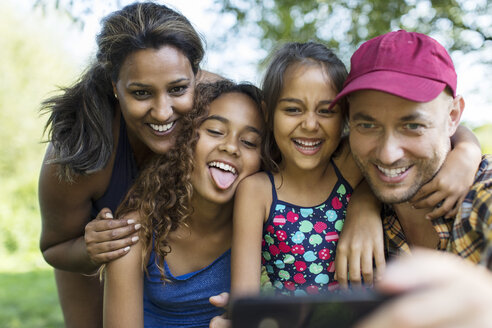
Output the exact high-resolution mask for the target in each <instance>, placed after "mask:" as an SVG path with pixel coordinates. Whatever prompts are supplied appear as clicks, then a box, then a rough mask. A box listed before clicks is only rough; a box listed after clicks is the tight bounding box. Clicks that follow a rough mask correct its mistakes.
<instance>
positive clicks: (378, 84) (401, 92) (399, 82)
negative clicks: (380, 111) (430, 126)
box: [332, 71, 446, 105]
mask: <svg viewBox="0 0 492 328" xmlns="http://www.w3.org/2000/svg"><path fill="white" fill-rule="evenodd" d="M445 87H446V83H443V82H439V81H436V80H432V79H427V78H423V77H419V76H414V75H407V74H402V73H399V72H393V71H373V72H370V73H367V74H364V75H362V76H359V77H357V78H355V79H353V80H352V81H350V82H349V83H348V84H346V85H345V86H344V88H343V89H342V91H341V92H340V93H339V94H338V95H337V96H336V97H335V99H334V100H333V102H332V104H333V105H335V104H336V103H338V102H339V101H340V99H342V98H343V97H345V96H347V95H348V94H350V93H352V92H355V91H359V90H377V91H382V92H386V93H390V94H392V95H395V96H398V97H401V98H405V99H408V100H411V101H415V102H428V101H431V100H433V99H435V98H436V97H437V96H438V95H439V94H440V93H441V92H442V91H443V90H444V88H445Z"/></svg>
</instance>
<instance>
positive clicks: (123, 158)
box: [91, 118, 138, 219]
mask: <svg viewBox="0 0 492 328" xmlns="http://www.w3.org/2000/svg"><path fill="white" fill-rule="evenodd" d="M137 174H138V168H137V163H136V162H135V158H134V156H133V150H132V148H131V146H130V141H129V140H128V135H127V132H126V124H125V120H124V119H123V118H121V119H120V132H119V137H118V147H117V148H116V157H115V159H114V166H113V171H112V172H111V179H110V181H109V185H108V188H107V189H106V191H105V192H104V194H103V195H102V196H101V198H99V199H96V200H93V201H92V209H91V218H93V219H94V218H95V217H96V216H97V213H99V212H100V211H101V209H103V208H104V207H108V208H110V209H111V211H112V212H113V213H114V212H115V211H116V208H117V207H118V205H120V203H121V201H122V200H123V198H124V197H125V195H126V193H127V192H128V190H129V189H130V187H131V186H132V184H133V181H134V180H135V177H136V176H137Z"/></svg>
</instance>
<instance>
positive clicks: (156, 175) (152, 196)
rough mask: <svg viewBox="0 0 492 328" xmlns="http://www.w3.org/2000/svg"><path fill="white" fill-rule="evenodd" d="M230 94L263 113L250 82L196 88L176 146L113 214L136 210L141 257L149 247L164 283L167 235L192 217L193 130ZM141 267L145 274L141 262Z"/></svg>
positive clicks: (145, 174) (142, 176)
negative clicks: (213, 105)
mask: <svg viewBox="0 0 492 328" xmlns="http://www.w3.org/2000/svg"><path fill="white" fill-rule="evenodd" d="M232 92H237V93H242V94H245V95H247V96H249V97H250V98H251V99H252V100H253V101H254V103H255V104H256V106H257V108H258V114H259V115H262V114H261V101H262V98H261V91H260V89H258V88H257V87H255V86H254V85H252V84H249V83H240V84H236V83H234V82H232V81H229V80H221V81H217V82H213V83H201V84H198V85H197V87H196V91H195V104H194V106H193V107H194V108H193V110H192V111H191V112H190V113H188V114H186V115H184V116H183V117H182V120H183V122H182V131H181V133H180V134H179V135H178V137H177V139H176V144H175V147H174V148H173V149H171V150H170V151H168V152H167V153H166V154H164V155H155V156H154V158H153V159H152V160H151V161H150V163H149V164H148V165H147V166H146V167H145V169H144V170H143V171H142V172H141V173H140V174H139V176H138V178H137V180H136V181H135V183H134V184H133V186H132V187H131V188H130V190H129V191H128V193H127V195H126V197H125V199H124V200H123V201H122V203H121V205H120V206H119V208H118V209H117V211H116V217H121V216H123V215H124V214H128V213H130V212H138V214H139V216H140V220H141V221H140V223H141V224H142V228H141V229H140V240H141V242H142V243H143V245H144V247H143V249H142V258H144V259H145V258H146V256H147V255H148V254H150V251H151V249H152V247H154V250H155V255H156V256H155V262H156V264H157V267H158V268H159V271H160V273H161V277H162V280H163V281H166V277H165V274H164V269H163V264H164V257H165V256H166V255H167V254H168V253H169V252H170V251H171V247H170V246H169V244H168V236H169V233H170V232H172V231H175V230H176V229H178V228H179V227H181V226H183V225H186V222H187V219H188V218H189V217H190V216H191V215H192V213H193V208H192V206H191V198H192V196H193V186H192V184H191V174H192V171H193V154H194V149H195V146H196V142H197V140H198V127H199V126H200V125H201V123H202V122H203V120H204V119H205V117H206V114H207V113H208V110H209V107H210V104H211V103H212V102H213V101H214V100H215V99H217V98H219V97H220V96H221V95H223V94H226V93H232ZM142 269H143V270H144V271H145V272H146V273H147V264H146V263H144V261H142Z"/></svg>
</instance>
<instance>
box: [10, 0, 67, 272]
mask: <svg viewBox="0 0 492 328" xmlns="http://www.w3.org/2000/svg"><path fill="white" fill-rule="evenodd" d="M41 18H42V17H41V15H39V13H37V12H30V11H29V10H28V11H27V13H26V12H22V10H20V9H19V8H15V9H14V7H13V6H10V5H9V4H8V3H7V4H3V5H2V19H1V20H0V34H1V35H2V37H1V38H0V72H2V73H1V74H0V124H1V128H0V185H1V187H0V198H1V202H0V257H1V258H2V261H1V264H0V269H8V268H11V267H12V266H16V267H20V266H21V265H23V266H26V265H27V266H29V264H31V265H32V264H34V265H43V260H42V257H41V254H40V252H39V247H38V241H39V233H40V223H41V220H40V216H39V208H38V200H37V179H38V174H39V168H40V165H41V162H42V158H43V153H44V149H45V144H43V143H42V142H41V141H42V134H43V127H44V124H45V123H44V122H45V118H43V117H40V114H39V108H40V102H41V101H42V99H43V98H45V97H46V96H47V95H48V94H49V93H50V92H51V91H53V90H55V88H56V85H57V84H60V85H63V84H66V83H69V81H70V80H71V79H72V78H73V77H74V76H75V64H74V63H72V60H71V58H70V57H69V56H68V54H67V52H66V50H65V49H63V43H62V42H60V40H63V39H64V38H66V36H64V35H63V33H62V32H61V31H57V30H56V27H55V26H54V25H51V24H50V23H49V22H48V21H47V20H43V19H41ZM58 21H60V19H58ZM61 22H63V20H61ZM66 23H67V20H65V24H64V25H65V26H66ZM9 259H11V260H12V261H9ZM0 271H2V270H0Z"/></svg>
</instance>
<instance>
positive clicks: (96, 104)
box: [41, 2, 204, 180]
mask: <svg viewBox="0 0 492 328" xmlns="http://www.w3.org/2000/svg"><path fill="white" fill-rule="evenodd" d="M96 41H97V45H98V51H97V54H96V58H95V60H94V61H93V63H92V64H91V65H90V66H89V67H88V69H87V70H86V71H85V73H84V74H83V75H82V76H81V78H80V79H79V80H78V81H77V82H76V83H75V84H74V85H73V86H71V87H67V88H62V89H61V91H62V93H61V94H60V95H57V96H54V97H51V98H49V99H46V100H45V101H44V102H43V103H42V109H41V110H42V111H43V112H48V113H49V114H50V116H49V118H48V122H47V124H46V127H45V131H48V139H49V141H50V142H51V143H52V145H53V148H54V154H53V156H52V157H51V158H49V160H48V163H54V164H59V165H60V171H59V175H60V177H61V178H64V179H68V180H70V179H72V178H73V176H74V175H77V174H78V175H80V174H90V173H92V172H95V171H97V170H100V169H102V168H103V167H104V166H105V165H106V164H107V162H108V160H109V158H110V156H111V153H112V151H113V135H112V120H113V117H114V111H115V106H116V99H115V98H114V96H113V89H112V82H116V81H117V79H118V74H119V71H120V68H121V65H122V64H123V62H124V61H125V59H126V58H127V57H128V56H129V55H130V54H132V53H133V52H135V51H137V50H140V49H147V48H153V49H158V48H160V47H162V46H164V45H172V46H174V47H176V48H177V49H179V50H180V51H181V52H182V53H183V54H184V55H185V56H186V57H187V58H188V60H189V61H190V64H191V67H192V69H193V72H194V73H195V75H196V73H197V72H198V69H199V64H200V61H201V60H202V58H203V55H204V49H203V44H202V40H201V38H200V36H199V35H198V33H197V32H196V31H195V29H194V28H193V26H192V25H191V23H190V22H189V21H188V20H187V19H186V18H185V17H184V16H183V15H181V14H180V13H178V12H176V11H174V10H172V9H170V8H168V7H166V6H164V5H159V4H155V3H151V2H146V3H135V4H131V5H128V6H126V7H124V8H123V9H121V10H119V11H115V12H113V13H112V14H110V15H108V16H107V17H106V18H104V19H103V21H102V29H101V32H100V33H99V35H98V36H97V38H96Z"/></svg>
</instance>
